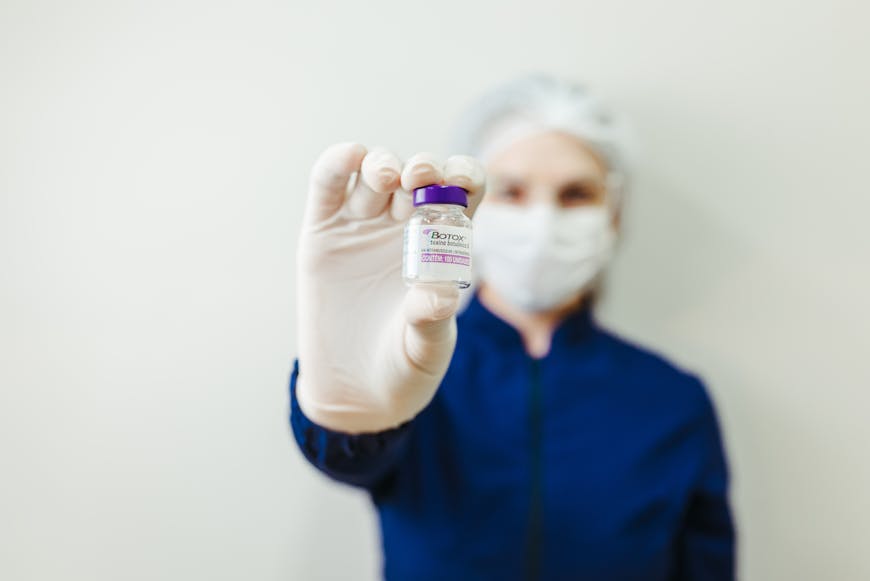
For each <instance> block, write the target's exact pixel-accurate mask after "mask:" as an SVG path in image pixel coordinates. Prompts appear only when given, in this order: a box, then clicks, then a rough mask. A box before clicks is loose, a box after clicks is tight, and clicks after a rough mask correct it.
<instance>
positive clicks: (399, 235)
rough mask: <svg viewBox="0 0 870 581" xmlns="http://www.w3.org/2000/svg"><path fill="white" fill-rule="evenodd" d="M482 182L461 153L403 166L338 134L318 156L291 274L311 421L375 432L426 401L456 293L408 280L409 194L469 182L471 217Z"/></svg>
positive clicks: (450, 338) (303, 392)
mask: <svg viewBox="0 0 870 581" xmlns="http://www.w3.org/2000/svg"><path fill="white" fill-rule="evenodd" d="M357 172H358V173H357ZM355 174H356V176H357V177H356V178H355V180H354V181H355V183H349V182H350V180H351V179H352V178H354V175H355ZM484 181H485V174H484V171H483V168H482V167H481V165H480V163H479V162H477V161H476V160H475V159H473V158H470V157H467V156H453V157H450V158H449V159H448V160H447V162H446V163H445V164H443V165H442V164H441V163H439V162H438V161H437V160H436V159H435V158H434V157H433V156H432V155H431V154H425V153H420V154H417V155H415V156H413V157H412V158H410V159H409V160H408V161H407V162H406V163H405V164H404V167H403V165H402V162H401V161H400V160H399V159H398V157H396V156H395V155H393V154H392V153H390V152H388V151H386V150H383V149H373V150H372V151H370V152H367V150H366V148H365V147H364V146H362V145H359V144H355V143H341V144H337V145H334V146H332V147H330V148H328V149H327V150H326V151H324V152H323V153H322V154H321V155H320V157H319V158H318V159H317V161H316V163H315V164H314V167H313V169H312V172H311V179H310V184H309V193H308V201H307V206H306V211H305V217H304V220H303V225H302V232H301V235H300V238H299V246H298V253H297V271H296V275H297V321H298V329H299V333H298V349H299V376H298V378H297V383H296V396H297V399H298V402H299V406H300V408H301V409H302V412H303V413H304V414H305V415H306V416H308V417H309V418H310V419H311V420H312V421H314V422H315V423H317V424H320V425H322V426H324V427H327V428H330V429H333V430H337V431H342V432H346V433H363V432H377V431H382V430H386V429H389V428H393V427H396V426H398V425H399V424H401V423H403V422H405V421H407V420H409V419H411V418H413V417H414V416H415V415H417V414H418V413H419V412H420V411H421V410H422V409H423V408H424V407H425V406H426V405H427V404H428V403H429V402H430V401H431V400H432V397H433V396H434V395H435V392H436V390H437V389H438V386H439V384H440V383H441V380H442V379H443V378H444V374H445V373H446V372H447V366H448V364H449V363H450V358H451V356H452V355H453V349H454V347H455V345H456V318H455V314H456V310H457V309H458V307H459V292H458V290H457V288H456V287H455V286H454V285H452V284H449V285H415V286H413V287H410V288H409V287H407V286H406V285H405V283H404V281H403V279H402V239H403V230H404V226H405V222H406V221H407V219H408V217H409V216H410V215H411V213H412V212H413V210H414V208H413V204H412V201H411V195H410V193H409V192H411V191H413V190H414V189H415V188H418V187H421V186H425V185H429V184H435V183H445V184H451V185H457V186H460V187H462V188H465V189H466V190H468V192H469V196H468V208H467V209H466V213H467V214H468V216H469V217H470V216H471V215H472V214H473V212H474V210H475V208H476V207H477V205H478V204H479V203H480V199H481V197H482V195H483V190H484Z"/></svg>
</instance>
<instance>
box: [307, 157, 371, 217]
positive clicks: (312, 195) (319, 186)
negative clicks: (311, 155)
mask: <svg viewBox="0 0 870 581" xmlns="http://www.w3.org/2000/svg"><path fill="white" fill-rule="evenodd" d="M365 155H366V148H365V146H364V145H361V144H359V143H351V142H347V143H336V144H335V145H332V146H330V147H328V148H326V150H325V151H324V152H323V153H321V154H320V156H319V157H318V158H317V161H315V162H314V166H313V167H312V168H311V177H310V179H309V183H308V200H307V202H306V204H305V220H306V221H307V222H308V223H309V224H313V223H317V222H320V221H323V220H326V219H327V218H329V217H330V216H332V215H334V214H335V213H336V212H338V210H339V209H340V208H341V206H342V204H344V201H345V197H346V195H347V188H348V183H349V182H350V178H351V176H352V175H353V174H354V173H356V172H359V170H360V166H361V165H362V160H363V158H364V157H365Z"/></svg>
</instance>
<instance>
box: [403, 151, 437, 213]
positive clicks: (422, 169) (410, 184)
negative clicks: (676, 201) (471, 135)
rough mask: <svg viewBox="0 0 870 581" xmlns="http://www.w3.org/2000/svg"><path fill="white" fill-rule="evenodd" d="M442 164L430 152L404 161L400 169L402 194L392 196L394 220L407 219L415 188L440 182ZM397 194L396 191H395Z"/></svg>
mask: <svg viewBox="0 0 870 581" xmlns="http://www.w3.org/2000/svg"><path fill="white" fill-rule="evenodd" d="M442 167H443V164H442V162H441V160H440V159H438V157H436V156H435V155H433V154H431V153H425V152H423V153H418V154H416V155H414V156H412V157H411V158H410V159H409V160H408V161H406V162H405V167H404V168H403V169H402V189H404V190H405V194H404V195H394V196H393V207H392V214H393V217H394V218H395V219H396V220H400V221H401V220H407V219H408V217H409V216H410V215H411V213H412V212H413V211H414V205H413V202H412V200H411V194H410V193H409V192H413V191H414V190H415V189H417V188H420V187H423V186H428V185H431V184H440V183H441V181H442V179H443V173H442ZM397 194H398V192H397Z"/></svg>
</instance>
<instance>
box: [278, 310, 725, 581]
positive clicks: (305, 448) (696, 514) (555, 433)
mask: <svg viewBox="0 0 870 581" xmlns="http://www.w3.org/2000/svg"><path fill="white" fill-rule="evenodd" d="M457 323H458V328H459V336H458V340H457V346H456V350H455V352H454V355H453V359H452V360H451V363H450V367H449V369H448V371H447V375H446V376H445V378H444V381H443V382H442V384H441V386H440V387H439V389H438V392H437V393H436V395H435V397H434V399H433V400H432V402H431V403H430V404H429V405H428V406H427V407H426V408H425V409H424V410H423V411H422V412H421V413H420V414H418V415H417V416H416V417H414V418H413V419H411V420H410V421H408V422H406V423H404V424H402V425H400V426H398V427H396V428H393V429H390V430H386V431H383V432H378V433H367V434H356V435H350V434H345V433H341V432H336V431H333V430H330V429H327V428H324V427H322V426H319V425H317V424H315V423H313V422H312V421H311V420H309V419H308V418H307V417H305V415H304V414H303V413H302V411H301V410H300V408H299V404H298V402H297V400H296V391H295V388H296V378H297V376H298V373H299V366H298V361H297V362H296V364H294V369H293V374H292V378H291V381H290V410H291V411H290V422H291V425H292V429H293V434H294V436H295V439H296V441H297V443H298V444H299V447H300V448H301V450H302V452H303V454H304V455H305V457H306V458H307V459H308V460H309V461H310V462H311V463H312V464H313V465H314V466H316V467H317V468H318V469H319V470H321V471H322V472H324V473H325V474H326V475H328V476H329V477H331V478H333V479H335V480H338V481H340V482H344V483H347V484H350V485H353V486H357V487H361V488H364V489H365V490H367V491H368V492H369V493H370V496H371V499H372V501H373V502H374V504H375V506H376V508H377V512H378V515H379V519H380V525H381V539H382V544H383V552H384V560H383V573H384V578H386V579H396V580H413V581H427V580H437V581H447V580H452V581H455V580H465V579H468V580H478V579H480V580H489V579H492V580H499V581H501V580H512V579H541V580H582V581H598V580H601V581H623V580H624V581H628V580H632V581H635V580H636V581H657V580H689V579H691V580H717V581H718V580H730V579H733V578H734V528H733V525H732V519H731V513H730V509H729V505H728V499H727V492H728V473H727V466H726V460H725V455H724V451H723V446H722V441H721V437H720V433H719V428H718V425H717V420H716V415H715V412H714V409H713V405H712V403H711V401H710V398H709V396H708V394H707V392H706V390H705V389H704V386H703V385H702V384H701V382H700V381H699V380H698V378H697V377H695V376H693V375H691V374H688V373H686V372H684V371H681V370H679V369H677V368H675V367H674V366H672V365H671V364H669V363H668V362H666V361H665V360H664V359H662V358H661V357H659V356H657V355H655V354H653V353H650V352H649V351H647V350H644V349H642V348H639V347H637V346H635V345H632V344H630V343H628V342H627V341H625V340H623V339H621V338H618V337H616V336H614V335H613V334H611V333H609V332H606V331H604V330H602V329H601V328H599V327H598V326H597V324H596V323H595V321H594V319H593V317H592V315H591V313H590V311H589V309H584V310H580V311H577V312H575V313H574V314H572V315H571V316H570V317H569V318H568V319H566V320H565V321H563V322H562V324H561V325H560V326H559V327H558V328H557V330H556V332H555V334H554V336H553V341H552V346H551V350H550V352H549V354H548V355H547V356H546V357H544V358H542V359H534V358H531V357H530V356H528V355H527V354H526V351H525V349H524V347H523V343H522V339H521V337H520V335H519V334H518V332H517V331H516V330H515V329H514V328H513V327H511V326H510V325H508V324H507V323H506V322H504V321H503V320H501V319H499V318H498V317H496V316H495V315H493V314H492V313H491V312H490V311H488V310H487V309H486V308H485V307H484V306H483V305H482V304H481V303H480V301H479V300H478V299H477V297H476V296H475V297H474V298H473V299H472V300H471V302H470V303H469V305H468V307H467V309H466V310H465V311H464V312H462V313H461V314H460V315H459V317H458V318H457Z"/></svg>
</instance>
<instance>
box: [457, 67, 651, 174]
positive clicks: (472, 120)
mask: <svg viewBox="0 0 870 581" xmlns="http://www.w3.org/2000/svg"><path fill="white" fill-rule="evenodd" d="M545 131H561V132H565V133H568V134H570V135H574V136H576V137H578V138H579V139H580V140H581V141H583V142H584V143H586V144H587V145H588V146H589V147H591V148H592V149H593V150H594V151H595V152H597V153H598V154H599V155H600V156H601V157H602V158H603V160H604V162H605V164H606V165H607V169H608V172H609V174H610V175H609V179H612V178H616V179H615V181H616V182H617V183H618V184H619V186H618V187H617V188H616V189H618V190H623V189H624V188H625V182H626V180H627V178H628V177H629V175H630V174H631V170H632V167H633V165H634V161H635V160H634V150H635V141H634V132H633V131H632V128H631V127H630V125H629V123H628V121H627V120H626V119H625V118H624V117H623V116H620V115H618V114H617V113H616V112H614V111H612V110H611V109H609V108H608V107H607V105H606V104H605V103H603V102H602V101H601V100H599V99H598V98H597V97H596V96H595V95H593V94H591V93H590V92H589V91H588V90H587V89H586V87H584V86H583V85H578V84H574V83H570V82H566V81H563V80H559V79H556V78H553V77H550V76H546V75H532V76H528V77H522V78H519V79H516V80H514V81H511V82H508V83H506V84H504V85H501V86H498V87H496V88H495V89H494V90H492V91H490V92H488V93H486V94H484V95H483V96H482V97H481V98H479V99H478V100H477V101H476V102H474V103H472V105H471V106H470V107H469V108H468V109H467V110H466V111H465V113H464V114H463V115H461V117H460V119H459V124H458V127H457V130H456V131H455V136H454V143H453V146H454V149H453V150H454V151H456V152H457V153H466V154H469V155H473V156H475V157H478V158H479V159H481V160H482V161H483V162H487V161H488V160H489V159H491V158H492V156H493V155H494V154H496V153H497V152H498V151H500V150H502V149H503V148H505V147H507V146H508V145H510V144H511V143H513V142H515V141H517V140H519V139H521V138H523V137H527V136H531V135H533V134H535V133H542V132H545Z"/></svg>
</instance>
